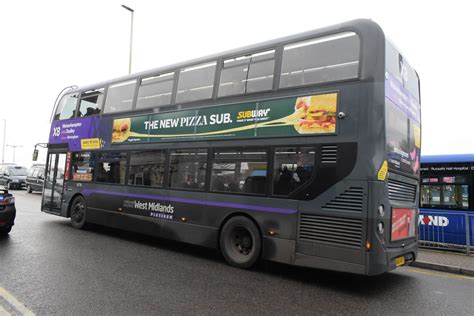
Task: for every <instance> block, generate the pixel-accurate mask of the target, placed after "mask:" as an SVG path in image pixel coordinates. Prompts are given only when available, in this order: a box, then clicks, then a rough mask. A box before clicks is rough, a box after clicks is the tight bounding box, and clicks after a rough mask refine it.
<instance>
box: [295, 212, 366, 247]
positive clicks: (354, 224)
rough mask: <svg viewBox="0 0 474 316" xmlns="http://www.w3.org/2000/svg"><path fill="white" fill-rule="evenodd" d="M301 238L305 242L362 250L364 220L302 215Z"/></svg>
mask: <svg viewBox="0 0 474 316" xmlns="http://www.w3.org/2000/svg"><path fill="white" fill-rule="evenodd" d="M299 238H300V239H301V240H303V241H313V242H314V241H317V242H324V243H330V244H337V245H344V246H350V247H357V248H360V247H361V246H362V220H361V219H360V218H344V217H327V216H321V215H313V214H301V218H300V230H299Z"/></svg>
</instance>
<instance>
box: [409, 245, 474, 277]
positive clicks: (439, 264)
mask: <svg viewBox="0 0 474 316" xmlns="http://www.w3.org/2000/svg"><path fill="white" fill-rule="evenodd" d="M411 265H412V266H414V267H418V268H424V269H432V270H438V271H444V272H450V273H457V274H465V275H470V276H474V256H473V255H470V256H468V255H466V254H462V253H455V252H448V251H439V250H427V249H419V250H418V258H417V259H416V261H415V262H413V263H412V264H411Z"/></svg>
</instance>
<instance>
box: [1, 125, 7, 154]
mask: <svg viewBox="0 0 474 316" xmlns="http://www.w3.org/2000/svg"><path fill="white" fill-rule="evenodd" d="M2 121H3V143H2V147H3V148H2V163H4V162H5V139H6V135H7V120H6V119H2Z"/></svg>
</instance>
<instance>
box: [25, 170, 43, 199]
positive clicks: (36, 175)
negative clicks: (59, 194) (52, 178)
mask: <svg viewBox="0 0 474 316" xmlns="http://www.w3.org/2000/svg"><path fill="white" fill-rule="evenodd" d="M44 168H45V165H33V167H31V168H30V170H29V171H28V174H27V176H26V190H27V191H28V193H31V192H33V191H42V190H43V183H44Z"/></svg>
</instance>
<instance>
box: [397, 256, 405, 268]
mask: <svg viewBox="0 0 474 316" xmlns="http://www.w3.org/2000/svg"><path fill="white" fill-rule="evenodd" d="M404 264H405V257H403V256H402V257H398V258H395V265H396V266H397V267H401V266H402V265H404Z"/></svg>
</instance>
